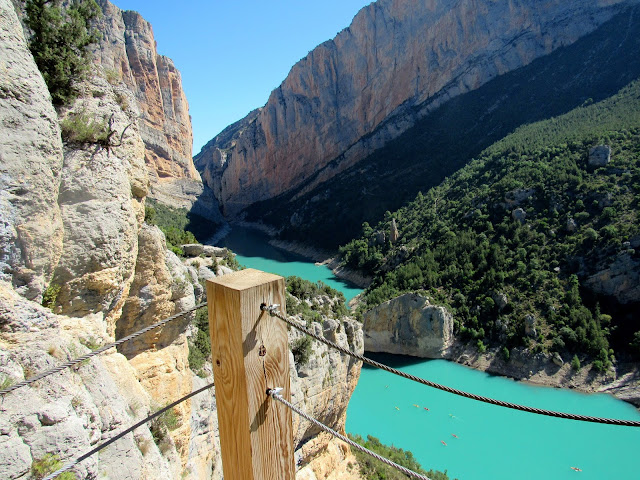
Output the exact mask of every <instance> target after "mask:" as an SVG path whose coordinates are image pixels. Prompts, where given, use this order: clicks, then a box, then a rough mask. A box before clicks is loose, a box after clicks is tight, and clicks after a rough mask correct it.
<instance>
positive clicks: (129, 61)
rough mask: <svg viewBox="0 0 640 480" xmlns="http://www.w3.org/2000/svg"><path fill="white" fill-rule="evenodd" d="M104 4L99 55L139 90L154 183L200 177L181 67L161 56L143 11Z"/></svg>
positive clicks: (103, 1)
mask: <svg viewBox="0 0 640 480" xmlns="http://www.w3.org/2000/svg"><path fill="white" fill-rule="evenodd" d="M98 3H99V4H100V7H101V8H102V10H103V12H104V15H103V17H102V19H101V20H100V22H99V25H98V28H99V30H100V31H101V33H102V39H101V41H100V44H99V46H98V47H97V48H96V49H95V51H94V59H95V61H96V63H98V64H100V65H102V67H103V68H105V69H106V70H108V71H109V72H110V74H111V75H115V76H117V77H118V79H121V80H122V81H123V82H124V83H125V84H126V85H127V87H129V89H130V90H131V91H132V92H133V93H134V96H135V102H136V103H137V105H138V107H139V109H140V113H141V121H140V134H141V135H142V139H143V140H144V144H145V162H146V164H147V167H148V169H149V172H150V174H151V177H152V178H151V179H152V182H157V181H161V180H163V179H173V178H188V179H192V180H200V175H199V174H198V172H197V171H196V170H195V168H194V166H193V161H192V158H191V156H192V149H193V133H192V130H191V119H190V118H189V104H188V102H187V99H186V96H185V94H184V91H183V89H182V78H181V76H180V72H179V71H178V70H177V69H176V68H175V66H174V64H173V61H172V60H171V59H170V58H167V57H165V56H162V55H158V52H157V49H156V41H155V39H154V36H153V29H152V27H151V24H150V23H149V22H147V21H146V20H145V19H144V18H142V16H140V14H139V13H137V12H134V11H130V10H128V11H122V10H120V9H119V8H118V7H116V6H114V5H113V4H112V3H110V2H108V1H107V0H100V1H99V2H98Z"/></svg>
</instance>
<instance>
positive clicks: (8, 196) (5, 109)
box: [0, 0, 63, 300]
mask: <svg viewBox="0 0 640 480" xmlns="http://www.w3.org/2000/svg"><path fill="white" fill-rule="evenodd" d="M0 125H2V126H1V127H0V220H1V221H0V279H2V280H6V281H9V282H11V283H12V284H13V285H14V287H15V288H16V289H17V290H18V291H19V292H20V293H21V294H23V295H25V296H26V297H27V298H30V299H35V300H38V299H40V300H41V299H42V292H43V290H44V288H45V286H46V284H47V283H48V282H49V279H50V277H51V275H52V273H53V267H54V266H55V265H56V264H57V262H58V259H59V258H60V254H61V251H62V233H63V230H62V217H61V215H60V208H59V206H58V203H57V201H56V200H57V196H58V185H59V181H60V180H59V176H60V171H61V170H62V161H63V160H62V158H63V157H62V142H61V140H60V128H59V126H58V116H57V115H56V112H55V110H54V108H53V106H52V104H51V97H50V95H49V91H48V90H47V86H46V85H45V83H44V80H43V79H42V76H41V75H40V72H39V71H38V68H37V67H36V65H35V63H34V62H33V58H32V57H31V54H30V53H29V50H28V47H27V43H26V40H25V37H24V34H23V31H22V26H21V24H20V22H19V21H18V18H17V17H16V15H15V13H14V10H13V6H12V4H11V2H10V1H8V0H2V1H1V2H0Z"/></svg>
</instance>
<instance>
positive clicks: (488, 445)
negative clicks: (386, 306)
mask: <svg viewBox="0 0 640 480" xmlns="http://www.w3.org/2000/svg"><path fill="white" fill-rule="evenodd" d="M218 244H219V245H222V246H227V247H229V248H230V249H231V250H233V251H234V252H235V253H236V254H237V259H238V261H239V262H240V263H241V264H242V265H244V266H246V267H251V268H256V269H259V270H263V271H267V272H271V273H276V274H279V275H283V276H288V275H297V276H299V277H302V278H305V279H307V280H311V281H318V280H322V281H323V282H325V283H327V284H329V285H331V286H332V287H333V288H336V289H339V290H341V291H342V292H344V294H345V297H347V299H349V298H352V297H353V296H355V295H356V294H357V293H359V291H360V290H359V289H358V288H357V287H354V286H353V285H349V284H347V283H345V282H343V281H341V280H339V279H337V278H335V277H334V276H333V275H332V273H331V271H330V270H329V269H328V268H327V267H325V266H318V265H315V264H314V263H313V262H312V261H309V260H306V259H304V258H303V257H300V256H297V255H293V254H290V253H288V252H284V251H283V250H280V249H277V248H274V247H272V246H270V245H268V244H267V237H266V235H264V234H262V233H261V232H257V231H255V230H248V229H240V228H236V227H234V228H233V229H232V231H231V233H230V234H229V235H227V237H225V238H224V239H223V240H222V241H220V242H218ZM375 359H377V360H379V361H382V362H383V363H387V364H390V365H392V366H394V367H396V368H399V369H400V370H402V371H405V372H407V373H411V374H413V375H416V376H420V377H423V378H427V379H429V380H432V381H435V382H438V383H442V384H444V385H448V386H451V387H454V388H458V389H460V390H466V391H469V392H473V393H477V394H479V395H484V396H488V397H494V398H498V399H501V400H506V401H510V402H515V403H521V404H524V405H530V406H535V407H539V408H544V409H549V410H558V411H563V412H571V413H579V414H585V415H593V416H600V417H608V418H622V419H631V420H640V413H638V411H637V410H636V409H635V408H634V407H633V406H631V405H629V404H627V403H625V402H622V401H620V400H617V399H615V398H614V397H612V396H609V395H583V394H580V393H577V392H574V391H569V390H559V389H552V388H544V387H534V386H531V385H527V384H525V383H522V382H515V381H512V380H509V379H506V378H502V377H498V376H491V375H488V374H486V373H484V372H479V371H476V370H473V369H470V368H467V367H464V366H461V365H458V364H455V363H452V362H447V361H444V360H427V361H424V360H416V359H412V358H410V357H398V356H392V355H378V356H376V357H375ZM426 409H428V410H426ZM346 429H347V431H348V432H349V433H354V434H356V433H357V434H360V435H362V436H363V437H366V436H367V435H368V434H370V435H373V436H375V437H378V438H379V439H380V440H381V441H382V442H384V443H387V444H390V445H391V444H393V445H395V446H396V447H400V448H404V449H407V450H411V451H412V452H413V454H414V456H415V457H416V458H417V460H418V461H419V462H420V463H421V464H422V465H423V467H424V468H426V469H431V468H432V469H436V470H441V471H444V470H447V471H448V473H449V477H450V478H451V479H453V478H458V479H459V480H529V479H531V480H533V479H535V480H542V479H549V480H555V479H559V480H563V479H582V480H587V479H588V480H596V479H597V480H604V479H620V480H623V479H640V428H639V427H617V426H611V425H598V424H592V423H584V422H577V421H572V420H562V419H556V418H549V417H543V416H540V415H533V414H529V413H524V412H519V411H515V410H509V409H505V408H501V407H497V406H493V405H487V404H483V403H479V402H476V401H473V400H469V399H465V398H461V397H457V396H454V395H451V394H448V393H445V392H441V391H439V390H434V389H432V388H429V387H425V386H423V385H419V384H417V383H414V382H410V381H409V380H405V379H402V378H400V377H397V376H395V375H391V374H389V373H387V372H384V371H381V370H378V369H374V368H372V367H368V366H363V368H362V373H361V376H360V380H359V382H358V386H357V387H356V390H355V392H354V394H353V397H352V398H351V401H350V403H349V408H348V410H347V424H346ZM454 435H455V436H454ZM443 442H444V443H443ZM445 444H446V445H445ZM571 467H576V468H579V469H580V471H576V470H573V469H572V468H571Z"/></svg>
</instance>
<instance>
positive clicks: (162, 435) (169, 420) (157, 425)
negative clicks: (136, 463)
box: [149, 408, 180, 450]
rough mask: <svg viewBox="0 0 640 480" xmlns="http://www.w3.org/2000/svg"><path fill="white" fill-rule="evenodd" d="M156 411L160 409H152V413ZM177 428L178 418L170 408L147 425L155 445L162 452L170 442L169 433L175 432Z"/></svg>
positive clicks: (178, 424)
mask: <svg viewBox="0 0 640 480" xmlns="http://www.w3.org/2000/svg"><path fill="white" fill-rule="evenodd" d="M158 410H160V408H156V409H154V413H155V412H157V411H158ZM179 426H180V417H179V416H178V414H177V413H176V412H175V411H174V409H173V408H170V409H169V410H167V411H166V412H163V413H162V414H160V415H158V416H157V417H156V418H154V419H153V420H151V422H150V423H149V430H150V431H151V435H152V436H153V441H154V442H155V444H156V445H158V446H159V447H160V449H161V450H164V448H165V447H167V446H168V445H169V444H170V442H171V440H170V437H169V431H170V430H175V429H176V428H178V427H179Z"/></svg>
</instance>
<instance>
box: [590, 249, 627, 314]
mask: <svg viewBox="0 0 640 480" xmlns="http://www.w3.org/2000/svg"><path fill="white" fill-rule="evenodd" d="M583 285H584V286H585V287H586V288H588V289H589V290H592V291H593V292H595V293H598V294H602V295H606V296H609V297H614V298H615V299H616V300H617V301H618V302H620V303H622V304H628V303H633V302H639V301H640V261H639V260H638V258H637V256H636V255H635V250H633V249H630V251H627V250H623V251H621V252H620V253H619V254H618V255H617V256H616V257H615V258H614V260H613V261H612V262H611V263H610V264H609V265H608V266H606V267H605V268H603V269H601V270H599V271H598V272H596V273H594V274H593V275H590V276H589V277H588V278H586V279H585V280H584V282H583Z"/></svg>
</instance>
